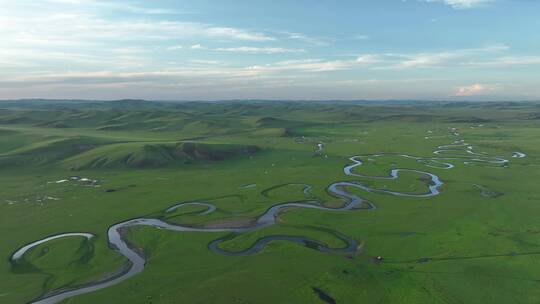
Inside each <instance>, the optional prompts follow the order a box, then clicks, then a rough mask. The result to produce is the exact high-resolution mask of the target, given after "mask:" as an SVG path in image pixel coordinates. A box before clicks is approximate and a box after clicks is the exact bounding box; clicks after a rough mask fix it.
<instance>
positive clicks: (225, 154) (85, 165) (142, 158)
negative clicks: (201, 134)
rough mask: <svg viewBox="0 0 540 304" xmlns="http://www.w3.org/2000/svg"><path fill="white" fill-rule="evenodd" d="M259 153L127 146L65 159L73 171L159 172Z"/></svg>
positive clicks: (196, 146) (250, 148)
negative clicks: (159, 169)
mask: <svg viewBox="0 0 540 304" xmlns="http://www.w3.org/2000/svg"><path fill="white" fill-rule="evenodd" d="M258 151H259V148H258V147H257V146H254V145H226V144H205V143H189V142H185V143H175V144H166V143H165V144H159V143H154V144H152V143H124V144H113V145H107V146H104V147H100V148H97V149H92V150H90V151H86V152H84V153H81V154H78V155H76V156H74V157H71V158H69V159H66V160H65V161H64V162H63V164H64V165H65V166H67V167H69V168H70V169H74V170H82V169H91V168H93V169H99V168H158V167H165V166H171V165H178V164H192V163H196V162H214V161H224V160H228V159H233V158H242V157H246V156H250V155H252V154H254V153H256V152H258Z"/></svg>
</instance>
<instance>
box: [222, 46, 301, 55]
mask: <svg viewBox="0 0 540 304" xmlns="http://www.w3.org/2000/svg"><path fill="white" fill-rule="evenodd" d="M215 50H216V51H219V52H233V53H251V54H282V53H304V52H305V50H303V49H288V48H281V47H247V46H241V47H231V48H216V49H215Z"/></svg>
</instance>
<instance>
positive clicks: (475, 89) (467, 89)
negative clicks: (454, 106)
mask: <svg viewBox="0 0 540 304" xmlns="http://www.w3.org/2000/svg"><path fill="white" fill-rule="evenodd" d="M494 89H495V87H494V86H489V85H484V84H479V83H476V84H472V85H469V86H463V87H459V88H458V89H457V92H456V93H455V94H454V96H457V97H468V96H479V95H485V94H486V93H489V92H492V91H493V90H494Z"/></svg>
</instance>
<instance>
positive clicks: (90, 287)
mask: <svg viewBox="0 0 540 304" xmlns="http://www.w3.org/2000/svg"><path fill="white" fill-rule="evenodd" d="M433 153H434V155H435V156H434V157H417V156H411V155H407V154H397V153H395V154H372V155H359V156H353V157H351V158H350V159H349V160H350V162H351V163H350V164H349V165H347V166H345V167H344V169H343V172H344V174H345V175H346V176H348V177H355V178H356V179H360V180H361V179H368V180H393V179H399V176H400V173H402V172H409V173H415V174H418V175H420V176H423V177H425V179H423V180H425V181H426V185H427V191H426V192H424V193H407V192H398V191H391V190H386V189H377V188H372V187H370V186H368V185H367V184H364V183H362V182H359V181H337V182H334V183H332V184H330V185H329V186H328V187H327V192H328V194H330V195H331V196H333V197H335V198H338V199H340V200H342V201H343V205H342V206H341V207H339V208H330V207H325V206H324V205H322V203H321V202H319V201H317V200H315V199H314V200H307V201H304V202H285V203H281V204H277V205H274V206H272V207H270V208H268V209H267V210H266V211H265V212H264V213H262V214H261V215H259V216H258V217H257V218H256V220H255V221H253V222H251V223H249V224H245V225H243V226H242V225H240V226H238V227H234V228H231V227H228V226H227V225H223V226H222V227H220V226H217V227H216V226H213V227H212V228H205V227H193V226H184V225H179V224H172V223H168V222H165V221H163V220H160V219H155V218H138V219H132V220H128V221H125V222H122V223H118V224H114V225H112V226H111V227H109V229H108V231H107V237H108V243H109V247H110V248H112V249H113V250H114V251H116V252H117V253H119V254H121V255H122V256H124V257H125V258H126V259H127V260H128V261H129V262H128V264H127V265H126V266H125V267H124V268H123V269H121V270H119V271H118V272H117V273H116V274H115V275H112V276H109V277H108V278H104V279H102V280H100V281H96V282H92V283H89V284H86V285H84V286H79V287H73V288H66V289H61V290H56V291H52V292H49V293H47V294H45V295H43V296H42V297H40V298H38V299H35V300H33V301H32V302H31V303H34V304H53V303H58V302H60V301H62V300H64V299H67V298H70V297H74V296H77V295H82V294H86V293H90V292H93V291H96V290H100V289H104V288H107V287H110V286H113V285H116V284H118V283H120V282H122V281H125V280H127V279H129V278H131V277H133V276H135V275H137V274H138V273H140V272H142V271H143V270H144V267H145V263H146V261H145V258H144V257H143V256H142V255H141V254H140V253H139V252H137V251H136V250H134V249H133V248H132V247H130V246H129V245H128V241H127V240H126V239H125V236H124V235H123V234H122V231H123V230H124V229H126V228H131V227H136V226H151V227H155V228H159V229H164V230H169V231H176V232H192V233H217V232H234V233H245V232H249V231H254V230H258V229H263V228H265V227H268V226H272V225H274V224H276V221H277V218H278V216H279V214H280V213H281V212H282V211H284V210H286V209H317V210H321V211H325V212H354V211H358V210H373V209H375V208H376V207H375V205H374V204H373V203H371V202H369V201H367V200H364V199H362V198H361V197H359V196H357V195H354V194H352V193H351V192H349V191H347V189H349V188H357V189H361V190H363V191H367V192H371V193H378V194H387V195H394V196H403V197H419V198H421V197H431V196H435V195H438V194H439V193H440V188H441V186H442V185H443V182H442V181H441V180H440V179H439V177H438V176H437V175H435V174H433V173H430V172H427V171H421V170H415V169H405V168H403V169H392V170H391V171H390V172H389V174H388V175H387V176H368V175H363V174H360V173H357V172H356V169H357V168H358V167H361V166H362V165H363V164H364V162H365V161H366V160H368V161H375V160H376V159H377V158H379V157H383V156H394V157H402V158H406V159H413V160H416V161H417V162H418V163H420V164H423V165H424V166H426V167H428V168H434V169H440V170H448V169H452V168H454V165H453V164H452V163H451V162H456V161H458V162H462V163H465V164H482V165H491V166H501V167H504V166H507V164H508V163H509V160H507V159H505V158H503V157H493V156H488V155H487V154H485V153H477V152H474V149H473V147H472V146H471V145H469V144H467V143H466V142H464V141H463V140H457V141H455V142H453V143H452V144H450V145H445V146H439V147H437V149H436V150H435V151H434V152H433ZM512 156H513V157H514V158H522V157H525V154H523V153H521V152H515V153H514V154H513V155H512ZM291 185H299V184H291ZM310 189H311V186H310V185H304V193H305V194H309V190H310ZM193 205H196V206H203V207H205V210H203V211H202V212H200V213H199V215H208V214H211V213H213V212H214V211H215V210H216V209H217V208H216V206H214V205H213V204H210V203H205V202H189V203H181V204H177V205H174V206H172V207H170V208H168V209H167V210H166V211H165V212H166V213H170V212H174V211H175V210H177V209H180V208H183V207H186V206H193ZM336 236H337V237H338V238H340V239H341V240H343V241H344V243H345V244H346V246H345V247H343V248H329V247H328V246H327V245H325V244H324V243H321V242H319V241H316V240H312V239H309V238H306V237H301V236H283V235H276V236H267V237H263V238H261V239H259V240H257V241H256V242H255V243H254V244H253V245H252V246H251V247H250V248H248V249H245V250H243V251H240V252H229V251H226V250H223V249H221V248H220V246H219V245H220V244H221V243H222V242H223V241H224V240H223V239H218V240H215V241H213V242H211V243H210V244H209V245H208V248H209V250H211V251H212V252H215V253H217V254H222V255H227V256H245V255H251V254H255V253H257V252H259V251H261V250H263V248H264V247H265V246H266V245H267V244H268V243H270V242H273V241H288V242H292V243H296V244H299V245H302V246H306V247H309V248H312V249H315V250H318V251H320V252H323V253H330V254H347V253H355V252H356V251H357V250H358V247H359V244H358V242H357V241H356V240H353V239H350V238H348V237H347V236H345V235H341V234H339V233H338V234H337V235H336ZM67 237H82V238H87V239H91V238H93V237H94V235H92V234H89V233H65V234H59V235H55V236H50V237H47V238H44V239H42V240H38V241H36V242H33V243H30V244H27V245H25V246H23V247H21V248H20V249H18V250H16V251H15V252H14V253H13V255H12V256H11V260H12V261H17V260H18V259H21V258H22V257H23V256H24V254H25V253H26V252H28V251H29V250H31V249H32V248H34V247H36V246H38V245H41V244H44V243H46V242H48V241H51V240H54V239H59V238H67Z"/></svg>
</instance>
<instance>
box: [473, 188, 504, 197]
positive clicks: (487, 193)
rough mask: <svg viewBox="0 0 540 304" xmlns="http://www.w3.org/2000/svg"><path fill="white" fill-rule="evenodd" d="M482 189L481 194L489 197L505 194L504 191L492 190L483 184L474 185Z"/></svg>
mask: <svg viewBox="0 0 540 304" xmlns="http://www.w3.org/2000/svg"><path fill="white" fill-rule="evenodd" d="M474 186H475V187H476V189H478V190H479V191H480V195H481V196H483V197H487V198H498V197H501V196H503V195H504V193H502V192H498V191H495V190H491V189H489V188H487V187H485V186H482V185H474Z"/></svg>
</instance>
